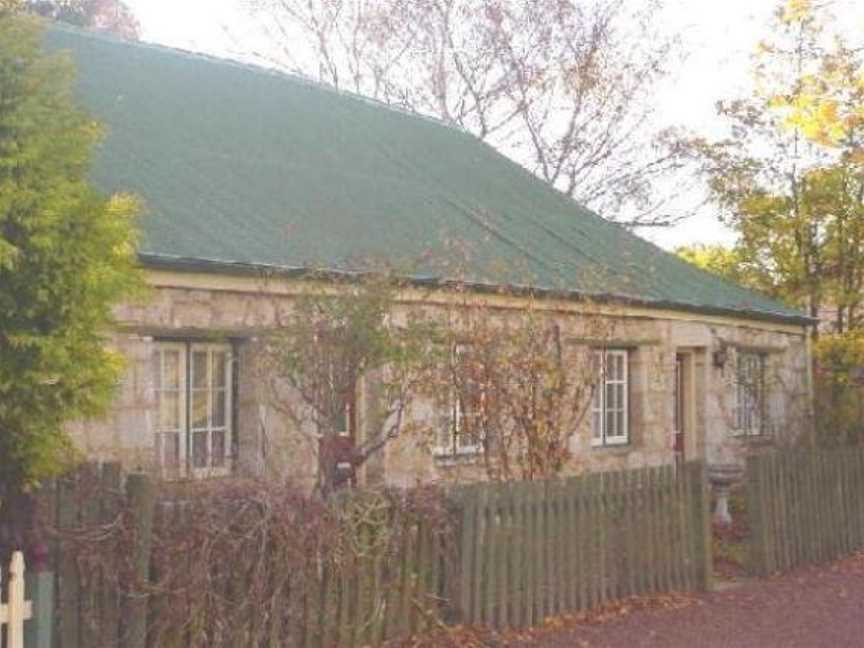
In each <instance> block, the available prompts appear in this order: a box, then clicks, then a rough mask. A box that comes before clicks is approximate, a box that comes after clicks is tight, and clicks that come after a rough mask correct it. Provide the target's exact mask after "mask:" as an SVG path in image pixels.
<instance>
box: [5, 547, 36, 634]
mask: <svg viewBox="0 0 864 648" xmlns="http://www.w3.org/2000/svg"><path fill="white" fill-rule="evenodd" d="M0 571H2V570H0ZM0 576H2V574H0ZM2 584H3V582H2V580H0V586H2ZM32 616H33V604H32V603H31V602H30V601H27V600H25V598H24V554H22V553H21V552H20V551H16V552H15V553H13V554H12V562H11V563H10V564H9V585H8V596H7V602H6V603H5V604H3V603H0V627H2V626H3V625H5V626H6V646H7V648H24V622H25V621H27V620H28V619H30V618H31V617H32Z"/></svg>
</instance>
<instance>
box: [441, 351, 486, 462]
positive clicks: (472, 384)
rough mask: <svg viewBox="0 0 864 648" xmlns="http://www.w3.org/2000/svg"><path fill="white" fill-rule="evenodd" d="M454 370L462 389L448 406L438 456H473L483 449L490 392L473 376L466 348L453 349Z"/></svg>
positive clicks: (455, 391) (454, 393) (453, 393)
mask: <svg viewBox="0 0 864 648" xmlns="http://www.w3.org/2000/svg"><path fill="white" fill-rule="evenodd" d="M452 362H453V364H452V367H451V369H452V371H454V372H457V375H456V378H457V380H456V381H454V382H457V383H460V388H459V389H453V390H451V392H450V396H449V398H448V400H447V404H446V405H445V415H444V417H443V420H442V422H441V425H440V426H439V430H438V440H437V442H436V446H435V449H434V454H435V455H436V456H455V455H471V454H477V453H479V452H482V451H483V434H482V429H483V422H484V408H485V406H486V394H485V392H484V390H483V389H482V388H481V387H480V385H479V381H478V380H476V378H475V377H474V376H472V373H473V372H472V367H471V366H470V359H469V358H468V357H467V355H466V350H465V347H463V346H457V347H456V349H455V350H454V352H453V358H452Z"/></svg>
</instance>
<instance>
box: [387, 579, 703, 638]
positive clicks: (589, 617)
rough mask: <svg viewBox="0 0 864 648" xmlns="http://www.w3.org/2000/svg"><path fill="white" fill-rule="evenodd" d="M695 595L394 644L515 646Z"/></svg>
mask: <svg viewBox="0 0 864 648" xmlns="http://www.w3.org/2000/svg"><path fill="white" fill-rule="evenodd" d="M698 601H699V599H698V598H697V597H696V596H693V595H689V594H681V593H677V592H673V593H669V594H655V595H653V596H633V597H630V598H626V599H623V600H620V601H615V602H613V603H606V604H604V605H602V606H600V607H596V608H593V609H591V610H586V611H584V612H578V613H576V614H565V615H561V616H553V617H548V618H547V619H546V620H545V621H544V622H543V623H542V624H541V625H539V626H537V627H535V628H527V629H520V630H508V631H503V632H495V631H492V630H489V629H487V628H479V627H470V626H453V627H445V628H441V629H439V630H437V631H436V632H433V633H427V634H424V635H422V636H416V637H412V638H410V639H408V640H405V641H403V642H401V643H398V644H394V645H395V646H399V648H498V647H503V646H518V645H523V644H525V643H527V642H530V641H532V640H534V639H537V638H539V637H542V636H543V635H545V634H551V633H557V632H560V631H562V630H568V629H572V628H576V627H579V626H585V625H601V624H604V623H609V622H610V621H614V620H617V619H620V618H622V617H625V616H627V615H628V614H631V613H632V612H636V611H640V610H680V609H682V608H686V607H689V606H690V605H693V604H695V603H698Z"/></svg>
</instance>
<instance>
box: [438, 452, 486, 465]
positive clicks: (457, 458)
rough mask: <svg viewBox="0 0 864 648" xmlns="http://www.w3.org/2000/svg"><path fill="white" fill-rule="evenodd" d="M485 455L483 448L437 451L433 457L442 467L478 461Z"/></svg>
mask: <svg viewBox="0 0 864 648" xmlns="http://www.w3.org/2000/svg"><path fill="white" fill-rule="evenodd" d="M482 457H483V451H482V450H461V451H459V452H455V453H454V452H441V451H438V452H435V453H433V458H434V459H435V464H436V465H437V466H441V467H449V466H461V465H466V464H473V463H477V461H478V460H479V459H480V458H482Z"/></svg>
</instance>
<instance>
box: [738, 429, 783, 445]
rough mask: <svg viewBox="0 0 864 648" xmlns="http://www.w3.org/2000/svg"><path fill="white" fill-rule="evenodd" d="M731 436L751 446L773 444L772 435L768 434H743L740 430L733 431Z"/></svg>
mask: <svg viewBox="0 0 864 648" xmlns="http://www.w3.org/2000/svg"><path fill="white" fill-rule="evenodd" d="M732 438H733V439H735V440H736V441H740V442H741V443H743V444H746V445H751V446H757V447H763V446H773V445H774V437H773V436H771V435H770V434H744V433H742V432H733V433H732Z"/></svg>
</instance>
